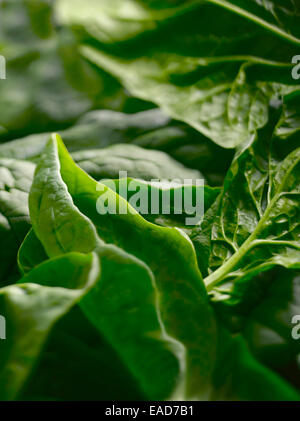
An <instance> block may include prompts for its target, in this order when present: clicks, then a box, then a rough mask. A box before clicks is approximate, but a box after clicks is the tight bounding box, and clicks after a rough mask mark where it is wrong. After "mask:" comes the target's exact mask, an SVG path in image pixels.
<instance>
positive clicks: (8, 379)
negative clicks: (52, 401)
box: [0, 253, 99, 400]
mask: <svg viewBox="0 0 300 421" xmlns="http://www.w3.org/2000/svg"><path fill="white" fill-rule="evenodd" d="M98 275H99V265H98V263H97V257H92V255H80V254H78V253H71V254H67V255H65V256H63V257H60V258H58V259H54V260H52V261H49V262H46V263H44V264H42V265H41V266H39V267H38V268H36V269H34V270H33V271H32V272H30V273H29V274H28V275H26V276H25V277H24V278H22V279H21V281H20V283H19V284H15V285H10V286H7V287H4V288H1V289H0V308H1V314H2V315H4V317H5V318H6V320H7V326H6V330H7V338H6V339H5V341H3V343H1V349H0V354H1V358H0V360H1V364H0V371H1V384H0V397H1V400H11V399H14V398H16V397H17V396H18V393H19V392H20V390H21V389H22V387H23V385H24V383H25V381H26V380H27V378H28V376H29V375H30V373H31V371H32V370H33V367H34V364H35V363H36V361H37V358H39V355H40V353H41V352H42V349H43V346H44V344H45V341H46V340H47V337H48V335H49V333H50V331H51V329H52V328H53V326H54V324H55V323H56V322H57V321H58V320H59V319H60V318H61V317H62V316H63V315H64V314H66V313H67V312H68V311H69V310H70V309H71V307H72V306H73V305H74V304H75V303H76V302H77V301H78V300H79V299H80V298H81V297H82V296H83V295H84V294H85V293H86V292H87V291H88V290H89V289H90V288H91V286H92V285H93V283H94V282H95V280H96V279H97V278H98Z"/></svg>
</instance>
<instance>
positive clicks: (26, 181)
mask: <svg viewBox="0 0 300 421" xmlns="http://www.w3.org/2000/svg"><path fill="white" fill-rule="evenodd" d="M33 173H34V165H33V164H32V163H31V162H26V161H20V160H15V159H4V158H3V159H0V248H1V258H0V261H1V264H0V284H2V285H3V283H4V282H9V279H10V278H11V280H13V279H15V277H17V276H18V273H17V270H16V267H17V265H16V256H17V251H18V248H19V246H20V244H21V243H22V241H23V239H24V237H25V235H26V234H27V231H28V230H29V229H30V226H31V224H30V218H29V209H28V204H27V202H28V193H29V190H30V186H31V183H32V179H33Z"/></svg>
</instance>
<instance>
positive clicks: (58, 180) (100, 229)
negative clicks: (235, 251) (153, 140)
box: [29, 136, 214, 397]
mask: <svg viewBox="0 0 300 421" xmlns="http://www.w3.org/2000/svg"><path fill="white" fill-rule="evenodd" d="M98 186H99V185H98ZM100 187H101V185H100ZM103 189H104V191H102V192H100V193H99V188H98V191H97V183H96V181H94V180H93V179H92V178H90V177H89V176H88V175H87V174H85V173H84V172H83V171H82V170H80V169H79V168H78V167H77V166H76V165H75V164H74V162H73V161H72V159H71V157H70V156H69V155H68V154H67V152H66V150H65V148H64V146H63V144H62V142H61V140H60V139H59V137H58V136H53V137H52V139H51V141H50V142H49V143H48V145H47V147H46V150H45V152H44V154H43V157H42V159H41V162H40V164H39V166H38V168H37V170H36V174H35V178H34V182H33V185H32V189H31V193H30V200H29V203H30V214H31V218H32V224H33V228H34V230H35V232H36V234H37V236H38V237H39V239H40V241H41V242H42V244H43V246H44V248H45V250H46V252H47V254H48V255H50V256H56V255H59V254H62V253H64V252H66V251H71V250H83V249H84V247H86V251H88V250H91V249H95V250H97V251H98V253H99V255H100V256H101V257H103V258H104V262H106V259H108V257H107V253H108V256H110V254H111V253H112V257H111V258H112V259H116V258H117V261H119V260H120V258H121V261H122V259H124V258H125V259H129V261H132V260H133V261H134V262H140V263H139V264H141V262H145V263H143V264H142V266H143V267H145V268H147V267H149V268H150V270H151V273H152V274H153V275H152V276H153V282H155V288H157V294H158V309H159V313H160V317H161V321H162V323H163V325H164V329H165V331H166V333H167V334H168V336H171V337H172V338H174V339H173V340H175V341H176V343H178V342H179V343H181V349H183V350H184V353H183V355H182V354H181V358H180V361H181V365H182V367H183V368H182V370H183V375H184V377H183V379H182V381H183V383H181V387H183V388H184V389H183V390H180V393H183V396H188V397H189V396H190V397H191V396H198V397H200V396H204V395H203V394H206V393H207V391H206V385H207V384H208V382H209V379H210V375H211V371H212V367H213V355H214V320H213V317H212V312H211V310H210V308H209V306H208V303H207V297H206V293H205V290H204V287H203V284H202V280H201V274H200V272H199V271H198V268H197V265H196V259H195V252H194V249H193V247H192V244H191V243H190V241H189V240H188V239H187V237H185V236H184V235H183V233H181V232H180V231H179V230H177V229H175V228H164V227H158V226H155V225H153V224H151V223H149V222H147V221H146V220H144V219H143V218H142V217H141V216H140V215H139V214H138V213H137V212H136V211H134V210H133V209H132V208H131V207H130V205H129V204H128V203H127V202H126V201H125V200H124V199H123V198H121V197H120V196H118V195H116V194H115V193H114V192H113V191H112V190H110V189H108V188H107V187H105V186H104V185H103ZM104 193H105V194H108V195H109V196H110V197H111V198H112V199H114V200H116V204H117V207H118V209H119V210H122V211H125V214H124V212H123V213H122V212H120V213H117V214H109V215H105V214H102V215H101V214H99V213H98V212H97V201H99V199H100V202H98V206H100V205H99V203H100V204H101V201H102V199H101V196H102V194H104ZM102 203H103V202H102ZM98 209H99V208H98ZM41 216H42V218H43V219H42V220H43V223H41ZM45 221H47V223H45ZM73 224H74V225H73ZM81 226H82V227H83V228H82V229H84V230H85V235H84V236H82V232H83V231H82V230H81V231H79V227H81ZM96 230H97V233H98V236H99V237H98V236H96V235H95V231H96ZM80 233H81V234H80ZM81 236H82V237H81ZM80 237H81V238H82V239H83V241H80ZM143 238H147V241H146V242H145V241H144V240H143ZM87 239H89V240H87ZM103 241H105V242H106V243H112V244H115V245H116V246H118V247H119V248H121V249H123V250H124V251H125V252H127V253H130V254H129V255H128V254H127V253H126V254H125V256H124V255H123V253H124V252H122V253H121V255H120V251H116V252H115V254H116V256H114V253H113V250H114V248H113V249H111V246H105V245H104V244H103ZM161 247H163V248H161ZM119 248H118V249H117V250H119ZM162 250H165V255H162ZM104 256H106V257H104ZM130 256H131V257H130ZM133 256H135V257H133ZM136 259H138V260H136ZM108 260H109V259H108ZM161 261H163V262H164V265H161V264H158V262H161ZM174 262H176V265H174ZM102 264H103V267H106V265H107V266H108V269H107V270H108V271H109V273H111V266H112V267H113V268H114V269H113V273H115V268H116V267H118V266H116V264H113V265H111V264H109V263H102ZM145 264H146V266H144V265H145ZM120 266H121V265H120ZM121 267H122V266H121ZM120 270H121V269H120ZM144 270H145V269H144ZM148 270H149V269H148ZM125 273H126V272H125ZM140 277H141V275H139V276H137V277H136V275H135V276H130V278H129V279H130V282H131V283H132V282H138V280H139V279H140ZM103 282H104V281H103ZM115 282H116V281H115ZM127 282H129V280H128V281H127ZM132 289H133V291H135V290H137V287H136V286H135V287H134V288H132ZM118 291H120V289H118ZM179 291H180V299H179V298H177V297H178V294H179ZM91 296H92V294H91ZM100 296H101V294H100ZM99 299H100V298H99ZM119 299H121V296H120V297H119ZM131 299H132V298H131ZM97 308H98V309H99V310H98V311H100V308H99V307H96V306H95V308H94V307H93V306H88V305H87V306H86V307H85V312H89V314H88V316H89V318H91V319H92V320H94V323H97V326H99V324H100V329H101V331H102V332H103V330H105V329H111V327H109V326H108V327H107V325H106V322H103V325H101V322H100V321H101V319H100V317H98V316H95V314H97V313H95V311H96V309H97ZM116 314H117V312H116ZM102 317H103V316H102ZM95 318H96V320H97V322H96V321H95ZM183 318H184V320H185V323H184V324H183V323H182V319H183ZM135 320H136V319H135ZM196 320H197V321H198V320H203V322H202V323H198V322H197V323H196V322H195V321H196ZM116 321H118V318H117V320H116ZM112 322H113V321H111V323H112ZM118 323H122V318H121V320H119V321H118ZM186 323H188V324H189V329H186ZM129 327H130V326H129ZM119 330H120V329H118V332H119ZM106 335H107V336H108V333H106ZM134 338H135V337H133V340H132V342H129V344H128V347H129V349H130V344H131V343H133V342H134V343H135V346H136V344H137V342H136V340H134ZM110 340H111V341H116V339H115V338H113V337H110ZM118 349H120V345H119V347H118ZM124 352H129V350H126V349H125V350H124ZM130 355H132V354H131V353H130ZM207 355H210V358H209V359H208V358H207ZM134 363H135V365H136V364H138V363H139V361H138V360H137V359H136V358H134ZM135 370H136V368H135ZM152 382H153V378H152ZM148 385H149V383H148ZM150 385H151V383H150ZM173 392H175V390H173Z"/></svg>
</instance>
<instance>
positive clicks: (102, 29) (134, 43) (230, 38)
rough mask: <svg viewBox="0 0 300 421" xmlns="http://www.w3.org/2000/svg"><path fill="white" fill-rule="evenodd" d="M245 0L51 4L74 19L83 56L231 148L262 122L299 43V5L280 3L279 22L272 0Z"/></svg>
mask: <svg viewBox="0 0 300 421" xmlns="http://www.w3.org/2000/svg"><path fill="white" fill-rule="evenodd" d="M239 3H240V2H239ZM244 3H245V2H244ZM248 6H249V2H246V4H245V6H244V7H243V5H241V6H240V5H239V6H238V5H237V4H235V2H226V1H222V0H220V1H219V0H218V1H217V0H213V1H186V2H184V3H183V4H182V3H181V4H180V6H179V5H178V4H177V3H175V5H174V3H170V2H164V3H162V4H161V5H160V6H159V8H158V7H157V5H156V4H155V3H151V4H149V3H148V2H140V1H138V0H115V1H112V2H107V1H104V2H101V3H99V2H89V3H88V6H86V2H84V1H82V0H77V1H76V3H72V7H71V6H70V3H69V2H67V1H65V0H60V1H58V2H57V13H58V16H59V18H60V20H61V21H62V22H63V23H64V24H68V25H70V26H73V27H75V28H76V29H78V28H80V31H77V32H78V33H79V36H81V38H82V48H81V52H82V54H83V56H84V57H86V58H87V59H88V60H90V61H91V62H92V63H94V64H96V65H98V66H99V67H100V68H103V69H105V70H106V71H107V72H109V73H111V74H112V75H113V76H115V77H116V78H118V79H119V80H120V81H121V82H122V84H123V85H124V86H125V87H126V88H127V89H128V90H129V91H130V92H131V93H132V94H133V95H135V96H136V97H138V98H141V99H144V100H151V101H153V102H154V103H156V104H157V105H158V106H159V107H161V108H162V109H163V110H165V111H166V112H167V113H168V114H169V115H170V116H172V117H173V118H176V119H178V120H181V121H184V122H186V123H187V124H189V125H191V126H192V127H194V128H195V129H197V130H198V131H200V132H201V133H202V134H204V135H205V136H206V137H209V138H210V139H212V140H213V141H214V142H216V143H217V144H218V145H221V146H222V147H225V148H234V147H236V146H238V145H240V144H242V143H243V142H245V141H249V140H250V139H251V137H252V135H254V134H255V133H256V131H257V130H258V129H260V128H261V127H263V126H264V125H265V124H266V123H267V120H268V104H269V101H270V100H271V99H272V98H273V97H274V93H275V92H276V90H277V89H278V85H276V84H274V82H276V83H284V84H287V85H295V81H294V80H293V79H292V78H291V69H292V65H291V57H292V56H293V55H294V54H295V48H296V47H295V45H296V46H297V45H299V44H300V39H299V38H298V37H297V35H298V29H297V25H296V21H297V19H296V18H295V20H293V19H292V20H291V19H290V18H289V15H290V14H291V13H296V15H298V14H299V8H298V6H290V9H291V10H293V12H291V11H290V10H289V9H286V15H285V23H286V25H287V26H286V27H285V28H284V29H283V28H282V24H281V23H278V21H277V22H276V23H274V16H276V15H275V13H276V12H274V11H273V10H272V7H271V6H270V9H271V13H267V12H266V11H265V10H262V9H263V8H262V7H257V8H256V9H255V10H252V7H251V5H250V7H248ZM279 10H280V11H281V12H282V10H284V9H283V8H281V7H279ZM272 12H273V13H274V15H273V16H272ZM255 13H257V15H256V14H255ZM282 14H284V12H282ZM265 15H266V16H265ZM216 16H217V19H216ZM245 18H246V19H245ZM269 18H270V19H269ZM292 30H295V35H292V33H291V32H292ZM294 44H295V45H294Z"/></svg>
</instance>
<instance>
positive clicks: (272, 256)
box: [193, 110, 300, 290]
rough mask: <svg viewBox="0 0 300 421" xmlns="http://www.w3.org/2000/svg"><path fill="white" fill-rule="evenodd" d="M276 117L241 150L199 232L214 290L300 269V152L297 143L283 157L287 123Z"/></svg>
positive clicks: (196, 240) (197, 239)
mask: <svg viewBox="0 0 300 421" xmlns="http://www.w3.org/2000/svg"><path fill="white" fill-rule="evenodd" d="M274 113H275V116H274V119H272V120H270V122H269V124H268V126H267V127H266V128H265V129H264V130H262V131H261V132H260V133H259V135H258V137H257V138H253V140H252V141H251V142H250V143H249V144H248V145H245V146H244V147H243V148H241V149H240V150H239V151H237V154H236V156H235V158H234V160H233V162H232V165H231V167H230V169H229V171H228V174H227V176H226V179H225V183H224V187H223V190H222V193H221V195H220V197H219V198H218V199H217V201H216V203H215V204H214V206H213V207H212V208H211V209H210V210H209V211H208V212H209V214H208V216H207V218H206V220H205V223H204V225H203V227H202V229H201V230H200V231H199V230H198V232H195V237H194V240H193V241H194V244H195V245H196V249H197V250H198V255H199V257H200V261H201V262H200V266H201V267H202V270H203V271H205V270H206V273H207V272H208V267H209V268H210V271H211V272H212V273H209V274H208V276H207V278H206V280H205V281H206V286H207V288H208V289H209V290H212V289H213V288H214V286H217V285H219V284H222V283H224V282H225V283H227V282H229V285H234V287H237V285H238V284H241V283H243V282H248V280H249V279H251V278H252V277H253V276H254V275H255V274H257V273H259V272H262V271H266V270H268V269H270V268H272V267H273V266H276V265H280V266H284V267H287V268H294V269H296V268H299V257H300V255H299V251H300V249H299V179H300V177H299V170H300V165H299V164H300V163H299V160H300V149H299V147H297V144H295V143H292V144H291V148H288V150H287V148H285V151H284V154H282V148H281V144H282V141H283V140H282V139H281V137H280V130H281V127H282V121H281V120H278V116H277V114H278V111H277V110H275V111H274ZM285 142H287V139H285ZM289 149H290V150H289ZM214 269H216V270H214ZM213 270H214V271H213ZM226 288H227V289H228V285H227V286H226Z"/></svg>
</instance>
